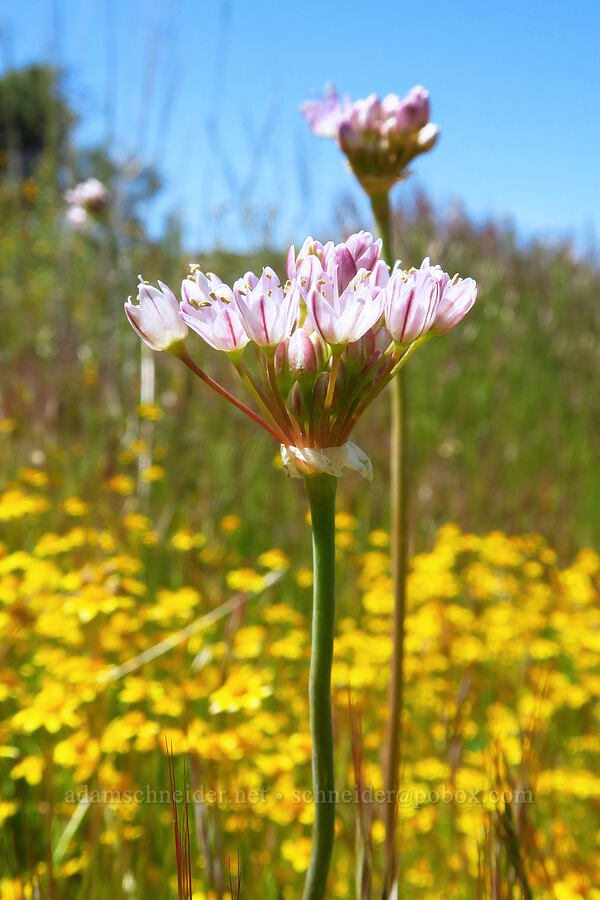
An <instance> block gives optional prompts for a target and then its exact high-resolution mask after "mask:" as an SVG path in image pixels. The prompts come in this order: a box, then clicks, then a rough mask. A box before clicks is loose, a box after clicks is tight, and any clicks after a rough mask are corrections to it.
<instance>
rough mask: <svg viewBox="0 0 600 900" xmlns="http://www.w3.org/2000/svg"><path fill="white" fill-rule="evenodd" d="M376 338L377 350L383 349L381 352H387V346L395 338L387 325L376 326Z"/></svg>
mask: <svg viewBox="0 0 600 900" xmlns="http://www.w3.org/2000/svg"><path fill="white" fill-rule="evenodd" d="M374 338H375V350H379V351H381V353H385V351H386V350H387V348H388V347H389V346H390V344H391V343H392V341H393V338H392V336H391V334H390V333H389V331H388V330H387V328H386V327H385V325H381V327H380V328H376V329H375V331H374Z"/></svg>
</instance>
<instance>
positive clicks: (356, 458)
mask: <svg viewBox="0 0 600 900" xmlns="http://www.w3.org/2000/svg"><path fill="white" fill-rule="evenodd" d="M281 459H282V462H283V468H284V469H285V471H286V472H287V473H288V475H290V476H291V477H292V478H304V477H305V476H306V475H320V474H323V473H324V474H326V475H333V476H335V477H336V478H340V477H341V476H342V475H343V474H344V469H351V470H353V471H354V472H358V474H359V475H362V477H363V478H366V479H367V481H372V480H373V465H372V463H371V460H370V459H369V457H368V456H367V454H366V453H365V452H364V451H363V450H361V449H360V447H359V446H358V445H357V444H355V443H353V442H352V441H346V443H345V444H342V446H341V447H325V448H323V449H316V448H314V447H302V448H300V447H288V446H286V445H285V444H282V445H281Z"/></svg>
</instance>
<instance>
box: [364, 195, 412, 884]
mask: <svg viewBox="0 0 600 900" xmlns="http://www.w3.org/2000/svg"><path fill="white" fill-rule="evenodd" d="M370 199H371V207H372V209H373V216H374V218H375V222H376V224H377V228H378V230H379V234H380V236H381V238H382V241H383V247H382V256H383V258H384V259H385V261H386V262H387V263H388V265H390V266H393V264H394V254H393V246H392V243H393V241H392V212H391V206H390V198H389V194H388V193H385V194H378V195H375V196H373V197H371V198H370ZM391 394H392V396H391V404H392V408H391V420H392V434H391V447H390V481H391V484H390V494H391V533H392V534H391V537H392V575H393V582H394V621H393V628H392V641H393V648H392V662H391V674H390V685H389V695H388V704H389V710H390V714H389V718H388V723H387V735H386V744H385V746H386V752H385V760H384V771H383V787H384V790H385V791H386V794H385V796H386V802H385V806H384V824H385V845H384V865H385V881H386V883H385V888H384V890H385V893H384V896H387V895H388V893H389V891H390V889H391V887H392V884H393V881H394V874H395V873H394V868H395V853H394V844H395V836H396V797H397V792H398V778H399V771H400V763H401V759H402V707H403V703H404V632H405V618H406V576H407V573H408V416H407V408H406V405H407V397H406V394H407V390H406V376H405V373H404V372H403V371H400V372H398V374H397V375H396V377H395V378H394V380H393V382H392V391H391Z"/></svg>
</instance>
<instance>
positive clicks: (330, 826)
mask: <svg viewBox="0 0 600 900" xmlns="http://www.w3.org/2000/svg"><path fill="white" fill-rule="evenodd" d="M304 483H305V485H306V492H307V494H308V500H309V503H310V514H311V520H312V534H313V573H314V574H313V577H314V588H313V626H312V652H311V661H310V682H309V699H310V728H311V733H312V773H313V792H314V804H315V817H314V824H313V843H312V851H311V856H310V864H309V867H308V872H307V874H306V882H305V884H304V893H303V894H302V900H323V898H324V897H325V891H326V888H327V873H328V872H329V863H330V860H331V851H332V849H333V836H334V825H335V778H334V771H333V728H332V720H331V663H332V659H333V633H334V621H335V492H336V489H337V479H336V478H334V477H333V476H332V475H307V476H306V477H305V479H304Z"/></svg>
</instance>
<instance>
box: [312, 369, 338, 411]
mask: <svg viewBox="0 0 600 900" xmlns="http://www.w3.org/2000/svg"><path fill="white" fill-rule="evenodd" d="M328 387H329V373H328V372H322V373H321V375H319V378H318V380H317V383H316V384H315V389H314V391H313V398H314V402H315V406H316V407H317V408H318V409H322V408H323V407H324V406H325V400H326V398H327V389H328ZM339 400H340V389H339V387H338V385H337V381H336V385H335V388H334V390H333V406H335V404H336V403H339Z"/></svg>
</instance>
